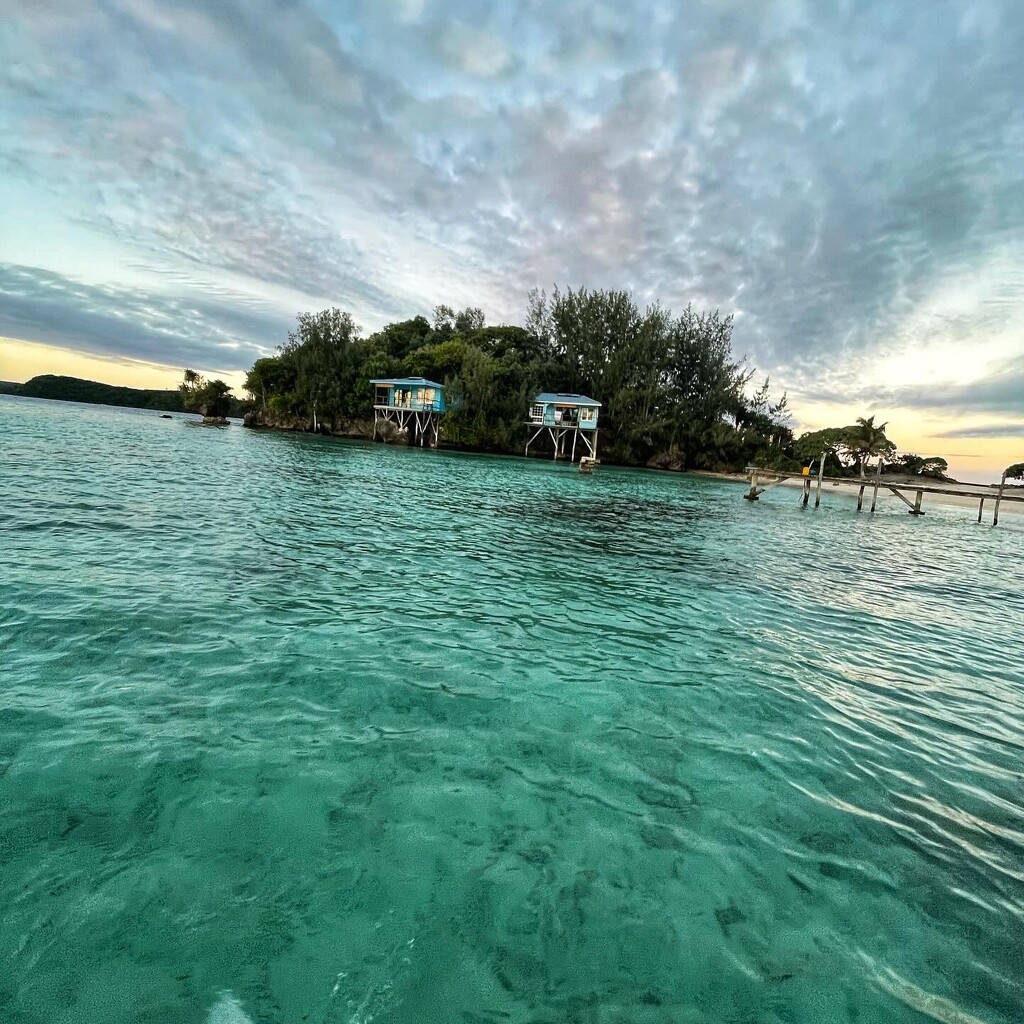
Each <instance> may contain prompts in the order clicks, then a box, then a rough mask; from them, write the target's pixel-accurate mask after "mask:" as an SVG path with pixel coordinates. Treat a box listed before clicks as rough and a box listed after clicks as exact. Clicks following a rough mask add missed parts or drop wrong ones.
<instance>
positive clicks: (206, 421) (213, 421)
mask: <svg viewBox="0 0 1024 1024" xmlns="http://www.w3.org/2000/svg"><path fill="white" fill-rule="evenodd" d="M203 425H204V426H207V427H230V426H231V424H230V423H229V422H228V418H227V417H226V416H204V417H203Z"/></svg>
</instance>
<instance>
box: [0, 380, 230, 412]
mask: <svg viewBox="0 0 1024 1024" xmlns="http://www.w3.org/2000/svg"><path fill="white" fill-rule="evenodd" d="M0 394H7V395H20V396H21V397H23V398H48V399H52V400H54V401H59V402H83V403H86V404H89V405H114V406H119V407H121V408H125V409H153V410H156V411H158V412H180V413H184V412H186V411H187V410H186V409H185V406H184V404H183V401H182V395H181V391H180V389H178V388H175V389H174V390H168V391H157V390H150V389H147V388H126V387H119V386H117V385H114V384H101V383H100V382H99V381H95V380H83V379H82V378H80V377H61V376H58V375H56V374H52V373H46V374H42V375H41V376H39V377H33V378H32V379H31V380H29V381H26V382H25V383H24V384H15V383H12V382H10V381H2V382H0ZM244 411H245V407H244V406H243V404H242V403H241V402H240V401H239V400H238V399H237V398H234V397H233V396H232V397H230V407H229V409H228V413H227V415H228V416H236V417H241V416H242V414H243V413H244Z"/></svg>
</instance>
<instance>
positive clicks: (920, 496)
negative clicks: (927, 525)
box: [910, 491, 924, 516]
mask: <svg viewBox="0 0 1024 1024" xmlns="http://www.w3.org/2000/svg"><path fill="white" fill-rule="evenodd" d="M923 500H924V491H918V492H917V495H916V497H915V499H914V507H913V508H912V509H911V510H910V514H911V515H912V516H923V515H924V512H922V511H921V502H922V501H923Z"/></svg>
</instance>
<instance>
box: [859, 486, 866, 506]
mask: <svg viewBox="0 0 1024 1024" xmlns="http://www.w3.org/2000/svg"><path fill="white" fill-rule="evenodd" d="M865 486H866V485H865V484H861V485H860V490H859V491H858V492H857V511H858V512H859V511H860V510H861V509H862V508H863V507H864V488H865Z"/></svg>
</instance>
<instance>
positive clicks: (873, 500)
mask: <svg viewBox="0 0 1024 1024" xmlns="http://www.w3.org/2000/svg"><path fill="white" fill-rule="evenodd" d="M881 479H882V456H881V455H879V456H878V472H877V473H875V489H874V490H873V491H872V492H871V511H872V512H874V511H875V505H877V504H878V482H879V480H881Z"/></svg>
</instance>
